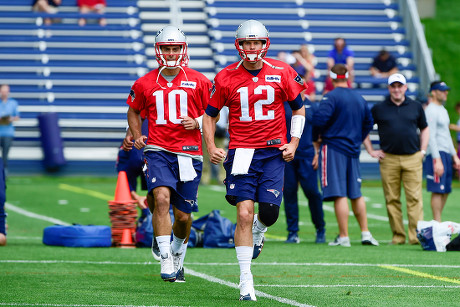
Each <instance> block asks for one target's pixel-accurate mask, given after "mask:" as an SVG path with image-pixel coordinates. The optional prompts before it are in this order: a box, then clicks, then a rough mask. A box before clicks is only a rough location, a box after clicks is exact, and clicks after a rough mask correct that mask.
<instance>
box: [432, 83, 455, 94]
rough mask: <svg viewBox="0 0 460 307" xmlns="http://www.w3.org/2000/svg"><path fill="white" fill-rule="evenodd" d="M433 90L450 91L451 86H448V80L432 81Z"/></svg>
mask: <svg viewBox="0 0 460 307" xmlns="http://www.w3.org/2000/svg"><path fill="white" fill-rule="evenodd" d="M433 90H439V91H450V87H448V86H447V84H446V82H442V81H436V82H433V83H431V87H430V92H431V91H433Z"/></svg>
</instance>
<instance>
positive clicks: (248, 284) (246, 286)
mask: <svg viewBox="0 0 460 307" xmlns="http://www.w3.org/2000/svg"><path fill="white" fill-rule="evenodd" d="M238 287H239V288H240V301H257V299H256V294H255V291H254V282H253V281H252V275H251V276H250V277H248V278H245V279H243V280H241V278H240V284H239V286H238Z"/></svg>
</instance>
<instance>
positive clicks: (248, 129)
mask: <svg viewBox="0 0 460 307" xmlns="http://www.w3.org/2000/svg"><path fill="white" fill-rule="evenodd" d="M269 46H270V39H269V37H268V31H267V29H266V28H265V26H264V25H263V24H262V23H260V22H259V21H257V20H247V21H245V22H243V23H242V24H241V25H240V26H239V27H238V29H237V31H236V39H235V47H236V49H237V50H238V53H239V55H240V57H241V60H240V61H239V62H238V63H233V64H230V65H229V66H228V67H226V68H224V69H223V70H221V71H220V72H219V73H218V74H217V75H216V77H215V79H214V88H213V90H212V92H211V100H210V102H209V106H208V107H207V109H206V114H205V115H204V117H203V135H204V138H205V141H206V146H207V149H208V154H209V157H210V159H211V162H212V163H219V162H221V161H222V160H223V159H224V157H225V156H227V157H226V160H225V162H224V167H225V170H226V175H227V177H226V179H225V183H226V188H227V195H226V199H227V201H228V202H229V203H230V204H231V205H233V206H236V210H237V223H236V230H235V249H236V255H237V259H238V263H239V266H240V286H239V288H240V300H249V301H256V300H257V299H256V296H255V293H254V284H253V277H252V273H251V259H255V258H257V257H258V256H259V254H260V251H261V250H262V247H263V244H264V232H265V231H266V230H267V227H269V226H271V225H273V224H274V223H275V222H276V220H277V219H278V215H279V206H280V204H281V199H282V197H283V177H284V165H285V163H284V162H285V161H286V162H289V161H292V160H293V159H294V154H295V151H296V149H297V146H298V144H299V139H300V136H301V134H302V131H303V125H304V123H305V109H304V106H303V103H302V98H301V96H300V92H301V91H302V90H303V80H302V78H301V77H300V76H298V75H297V73H296V72H295V71H294V69H293V68H292V67H290V66H289V65H288V64H286V63H284V62H282V61H278V60H274V59H269V58H265V55H266V54H267V51H268V48H269ZM284 101H288V102H289V105H290V106H291V108H292V109H293V116H292V126H291V136H292V139H291V142H290V143H287V140H286V119H285V115H284V104H283V102H284ZM224 105H225V106H228V108H229V134H230V143H229V150H228V153H227V154H226V152H225V150H224V149H222V148H217V147H216V145H215V142H214V133H215V127H216V122H217V116H218V114H219V111H220V110H221V109H222V108H223V106H224ZM255 202H258V203H259V212H258V214H254V203H255Z"/></svg>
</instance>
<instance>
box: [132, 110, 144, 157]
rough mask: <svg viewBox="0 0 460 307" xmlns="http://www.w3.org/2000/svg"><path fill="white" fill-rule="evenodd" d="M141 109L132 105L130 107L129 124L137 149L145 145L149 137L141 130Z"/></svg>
mask: <svg viewBox="0 0 460 307" xmlns="http://www.w3.org/2000/svg"><path fill="white" fill-rule="evenodd" d="M139 114H140V111H138V110H136V109H133V108H132V107H129V109H128V114H127V116H128V125H129V129H130V130H131V133H132V135H133V139H134V147H136V148H137V149H141V148H144V147H145V140H146V139H147V137H146V136H145V135H142V132H141V126H142V122H141V117H140V116H139Z"/></svg>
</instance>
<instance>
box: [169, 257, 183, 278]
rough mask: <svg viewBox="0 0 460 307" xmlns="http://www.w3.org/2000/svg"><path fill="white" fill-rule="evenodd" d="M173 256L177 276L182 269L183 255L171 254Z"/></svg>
mask: <svg viewBox="0 0 460 307" xmlns="http://www.w3.org/2000/svg"><path fill="white" fill-rule="evenodd" d="M171 254H172V258H173V263H174V272H176V275H177V274H178V273H179V271H180V269H181V268H180V258H181V257H182V253H173V252H171Z"/></svg>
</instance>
